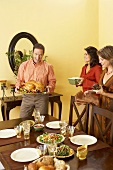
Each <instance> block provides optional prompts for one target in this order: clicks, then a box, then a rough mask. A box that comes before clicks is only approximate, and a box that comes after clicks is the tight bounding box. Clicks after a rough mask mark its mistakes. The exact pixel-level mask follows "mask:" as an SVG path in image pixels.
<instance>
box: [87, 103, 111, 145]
mask: <svg viewBox="0 0 113 170" xmlns="http://www.w3.org/2000/svg"><path fill="white" fill-rule="evenodd" d="M106 121H107V122H106ZM105 123H106V124H105ZM95 133H96V137H97V138H99V139H101V140H102V141H103V142H106V143H108V144H110V145H112V146H113V112H111V111H109V110H106V109H102V108H99V107H97V106H94V105H92V115H91V124H90V134H91V135H94V136H95ZM97 133H98V134H97ZM108 137H109V138H108Z"/></svg>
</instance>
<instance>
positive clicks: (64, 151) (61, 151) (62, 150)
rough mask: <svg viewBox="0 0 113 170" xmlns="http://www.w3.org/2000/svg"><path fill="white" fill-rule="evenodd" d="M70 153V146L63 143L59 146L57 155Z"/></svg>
mask: <svg viewBox="0 0 113 170" xmlns="http://www.w3.org/2000/svg"><path fill="white" fill-rule="evenodd" d="M69 154H70V148H69V146H67V145H61V146H60V147H58V148H57V153H56V156H68V155H69Z"/></svg>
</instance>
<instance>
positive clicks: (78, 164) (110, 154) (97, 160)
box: [0, 115, 113, 170]
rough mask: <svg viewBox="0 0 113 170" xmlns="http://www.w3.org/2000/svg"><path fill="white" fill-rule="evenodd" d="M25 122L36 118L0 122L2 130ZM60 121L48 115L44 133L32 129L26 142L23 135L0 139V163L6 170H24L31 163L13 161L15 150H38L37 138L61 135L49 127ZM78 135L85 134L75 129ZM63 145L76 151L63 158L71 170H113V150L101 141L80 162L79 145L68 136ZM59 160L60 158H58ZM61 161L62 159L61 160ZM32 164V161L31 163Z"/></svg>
mask: <svg viewBox="0 0 113 170" xmlns="http://www.w3.org/2000/svg"><path fill="white" fill-rule="evenodd" d="M24 120H34V117H33V116H32V117H28V118H17V119H11V120H7V121H1V122H0V130H3V129H12V128H14V126H15V125H18V124H20V123H21V122H23V121H24ZM52 121H58V119H57V118H55V117H53V116H51V115H46V116H45V120H44V122H43V124H44V125H45V126H44V129H43V131H35V130H34V128H33V127H32V128H31V131H30V139H29V140H25V139H24V137H23V134H22V137H21V138H17V137H16V136H14V137H10V138H5V139H4V138H0V161H1V163H2V164H3V166H4V168H5V169H6V170H23V169H24V165H28V164H29V163H30V162H18V161H14V160H13V159H11V153H12V152H14V151H15V150H18V149H21V148H36V147H37V146H39V145H40V143H38V142H37V140H36V139H37V137H38V136H39V135H42V134H43V133H45V132H47V133H56V134H59V133H60V129H58V128H56V129H55V128H49V127H47V126H46V125H47V123H48V122H52ZM76 135H85V133H84V132H82V131H80V130H78V129H75V132H74V136H76ZM63 144H65V145H68V146H69V147H70V148H72V149H73V150H74V154H73V155H71V156H69V157H64V158H62V159H63V160H64V161H65V163H66V164H68V165H69V166H70V170H112V169H113V148H112V147H111V146H109V145H108V144H106V143H103V142H102V141H100V140H97V142H96V143H95V144H93V145H88V154H87V157H86V159H84V160H79V158H78V157H77V156H76V152H77V148H78V147H79V145H76V144H73V143H72V142H71V141H70V138H69V137H68V135H66V136H65V140H64V141H63ZM58 159H59V158H58ZM60 159H61V158H60ZM31 162H32V161H31Z"/></svg>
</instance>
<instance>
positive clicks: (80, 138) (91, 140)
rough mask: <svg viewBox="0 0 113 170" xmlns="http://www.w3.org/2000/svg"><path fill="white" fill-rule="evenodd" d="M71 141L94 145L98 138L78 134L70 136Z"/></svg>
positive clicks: (78, 143) (77, 143)
mask: <svg viewBox="0 0 113 170" xmlns="http://www.w3.org/2000/svg"><path fill="white" fill-rule="evenodd" d="M70 141H71V142H72V143H73V144H76V145H93V144H95V143H96V142H97V138H95V137H94V136H90V135H76V136H73V137H70Z"/></svg>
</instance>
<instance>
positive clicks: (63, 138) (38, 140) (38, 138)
mask: <svg viewBox="0 0 113 170" xmlns="http://www.w3.org/2000/svg"><path fill="white" fill-rule="evenodd" d="M50 134H54V133H48V134H47V135H50ZM56 135H59V136H61V137H62V140H61V141H59V142H58V141H57V142H55V141H54V142H55V143H62V142H63V141H64V140H65V137H64V136H63V135H60V134H56ZM41 137H43V135H40V136H38V137H37V139H36V141H37V142H38V143H41V144H49V143H48V142H41V141H40V138H41Z"/></svg>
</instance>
